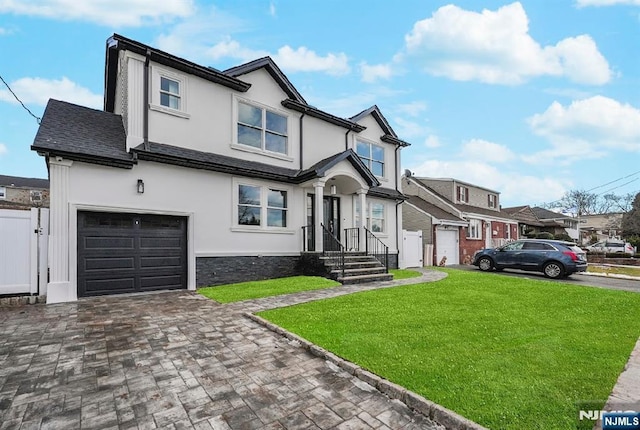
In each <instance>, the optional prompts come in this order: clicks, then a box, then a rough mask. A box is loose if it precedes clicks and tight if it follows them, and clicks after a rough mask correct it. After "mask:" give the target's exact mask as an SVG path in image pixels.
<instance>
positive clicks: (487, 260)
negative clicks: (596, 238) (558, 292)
mask: <svg viewBox="0 0 640 430" xmlns="http://www.w3.org/2000/svg"><path fill="white" fill-rule="evenodd" d="M473 265H474V266H478V268H479V269H480V270H482V271H485V272H486V271H490V270H503V269H520V270H528V271H533V272H542V273H543V274H544V275H545V276H546V277H548V278H553V279H556V278H562V277H566V276H569V275H571V274H573V273H576V272H584V271H586V270H587V255H586V253H585V252H584V251H583V250H582V249H580V248H579V247H578V246H576V245H575V244H574V243H571V242H565V241H561V240H545V239H521V240H516V241H513V242H510V243H508V244H506V245H504V246H501V247H498V248H489V249H483V250H480V251H478V252H476V253H475V254H474V256H473Z"/></svg>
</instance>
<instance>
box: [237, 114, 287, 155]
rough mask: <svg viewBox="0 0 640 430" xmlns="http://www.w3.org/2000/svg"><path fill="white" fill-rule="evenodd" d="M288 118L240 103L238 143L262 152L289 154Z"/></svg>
mask: <svg viewBox="0 0 640 430" xmlns="http://www.w3.org/2000/svg"><path fill="white" fill-rule="evenodd" d="M287 136H288V134H287V117H286V116H284V115H280V114H278V113H276V112H273V111H271V110H269V109H264V108H262V107H258V106H255V105H251V104H248V103H243V102H238V143H239V144H240V145H246V146H250V147H253V148H256V149H260V150H262V151H269V152H275V153H278V154H285V155H286V154H287V151H288V148H287V146H288V145H287Z"/></svg>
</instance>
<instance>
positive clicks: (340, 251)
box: [320, 223, 344, 278]
mask: <svg viewBox="0 0 640 430" xmlns="http://www.w3.org/2000/svg"><path fill="white" fill-rule="evenodd" d="M320 226H321V227H322V236H323V237H322V238H323V242H322V255H323V256H324V257H326V258H327V259H328V261H329V264H330V265H331V267H334V268H335V269H334V270H339V271H340V276H341V277H342V278H344V245H342V243H340V241H339V240H338V238H337V237H335V235H334V234H333V233H332V232H331V231H329V229H327V227H325V225H324V224H322V223H320Z"/></svg>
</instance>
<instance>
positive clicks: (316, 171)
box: [298, 149, 380, 187]
mask: <svg viewBox="0 0 640 430" xmlns="http://www.w3.org/2000/svg"><path fill="white" fill-rule="evenodd" d="M343 160H346V161H348V162H350V163H351V165H352V166H353V167H354V168H355V169H356V170H357V171H358V173H360V176H362V178H364V179H365V180H366V181H367V184H368V185H369V186H373V187H377V186H378V185H380V181H378V179H377V178H376V177H375V176H374V175H373V174H372V173H371V171H370V170H369V169H368V168H367V166H365V165H364V163H362V160H360V157H358V156H357V155H356V153H355V152H353V150H352V149H347V150H346V151H343V152H340V153H339V154H335V155H332V156H331V157H327V158H325V159H324V160H320V161H318V162H317V163H316V164H314V165H313V166H311V167H310V168H308V169H306V170H303V171H302V172H300V173H299V175H298V176H299V177H300V178H306V177H310V178H311V177H319V176H324V174H325V173H326V171H327V170H329V169H330V168H332V167H333V166H335V165H336V164H338V163H339V162H341V161H343ZM305 180H306V179H305Z"/></svg>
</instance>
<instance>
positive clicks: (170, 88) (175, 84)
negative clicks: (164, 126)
mask: <svg viewBox="0 0 640 430" xmlns="http://www.w3.org/2000/svg"><path fill="white" fill-rule="evenodd" d="M160 105H161V106H164V107H168V108H170V109H175V110H180V81H177V80H174V79H169V78H166V77H164V76H161V77H160Z"/></svg>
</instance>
